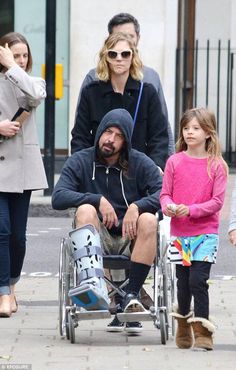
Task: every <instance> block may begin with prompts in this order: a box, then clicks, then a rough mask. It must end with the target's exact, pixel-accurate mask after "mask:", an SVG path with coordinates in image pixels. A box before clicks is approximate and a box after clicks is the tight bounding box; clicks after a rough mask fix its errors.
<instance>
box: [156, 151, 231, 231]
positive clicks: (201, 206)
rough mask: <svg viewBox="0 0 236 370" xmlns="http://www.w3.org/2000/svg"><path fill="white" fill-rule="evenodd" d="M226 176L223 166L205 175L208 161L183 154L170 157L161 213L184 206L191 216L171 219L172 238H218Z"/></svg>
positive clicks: (164, 179)
mask: <svg viewBox="0 0 236 370" xmlns="http://www.w3.org/2000/svg"><path fill="white" fill-rule="evenodd" d="M226 183H227V176H226V173H225V169H224V167H223V164H222V162H220V161H219V162H215V163H214V164H213V165H212V170H211V178H209V176H208V173H207V158H193V157H190V156H188V155H187V154H186V153H185V152H179V153H177V154H174V155H172V156H171V157H170V158H169V159H168V161H167V163H166V167H165V172H164V178H163V186H162V191H161V195H160V201H161V206H162V209H164V208H165V206H166V205H167V204H171V203H175V204H185V205H187V206H189V210H190V215H189V216H186V217H179V218H177V217H172V218H171V229H170V232H171V235H172V236H195V235H200V234H218V228H219V211H220V209H221V208H222V206H223V202H224V195H225V189H226Z"/></svg>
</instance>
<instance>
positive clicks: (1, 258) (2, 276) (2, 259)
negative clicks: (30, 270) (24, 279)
mask: <svg viewBox="0 0 236 370" xmlns="http://www.w3.org/2000/svg"><path fill="white" fill-rule="evenodd" d="M30 196H31V190H26V191H24V193H22V194H21V193H2V192H0V295H3V294H10V285H11V284H15V283H16V282H17V281H18V280H19V279H20V274H21V270H22V266H23V261H24V257H25V249H26V225H27V218H28V210H29V202H30Z"/></svg>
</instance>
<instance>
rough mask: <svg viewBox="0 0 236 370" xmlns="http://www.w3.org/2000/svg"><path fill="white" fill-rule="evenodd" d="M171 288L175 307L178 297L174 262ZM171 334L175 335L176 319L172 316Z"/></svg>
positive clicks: (171, 271)
mask: <svg viewBox="0 0 236 370" xmlns="http://www.w3.org/2000/svg"><path fill="white" fill-rule="evenodd" d="M170 290H171V294H170V295H171V306H172V307H173V305H174V303H175V299H176V286H175V265H174V264H173V263H171V264H170ZM171 321H172V322H171V324H172V325H171V334H172V336H173V337H174V336H175V319H174V318H173V317H172V319H171Z"/></svg>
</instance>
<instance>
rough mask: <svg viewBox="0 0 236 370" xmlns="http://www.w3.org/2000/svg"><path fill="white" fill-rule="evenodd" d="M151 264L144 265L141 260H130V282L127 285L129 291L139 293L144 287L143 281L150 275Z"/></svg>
mask: <svg viewBox="0 0 236 370" xmlns="http://www.w3.org/2000/svg"><path fill="white" fill-rule="evenodd" d="M150 268H151V266H149V265H144V264H143V263H139V262H133V261H131V262H130V270H129V284H128V286H127V293H133V294H137V295H138V293H139V291H140V289H141V288H142V285H143V283H144V282H145V280H146V277H147V276H148V273H149V270H150Z"/></svg>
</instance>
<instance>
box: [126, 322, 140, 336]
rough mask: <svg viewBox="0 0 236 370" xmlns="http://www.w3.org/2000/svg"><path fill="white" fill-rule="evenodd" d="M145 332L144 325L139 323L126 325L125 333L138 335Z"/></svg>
mask: <svg viewBox="0 0 236 370" xmlns="http://www.w3.org/2000/svg"><path fill="white" fill-rule="evenodd" d="M142 330H143V327H142V324H141V323H140V322H138V321H134V322H127V323H126V324H125V332H126V333H127V334H138V333H141V332H142Z"/></svg>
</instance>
